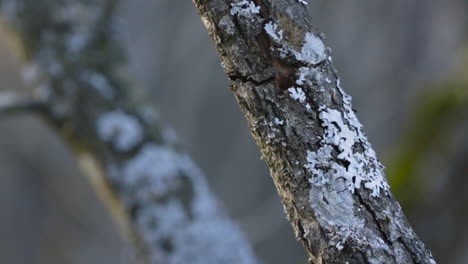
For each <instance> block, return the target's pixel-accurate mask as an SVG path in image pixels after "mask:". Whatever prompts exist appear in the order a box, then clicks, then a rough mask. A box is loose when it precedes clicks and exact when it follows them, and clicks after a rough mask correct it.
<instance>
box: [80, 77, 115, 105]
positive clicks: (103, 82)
mask: <svg viewBox="0 0 468 264" xmlns="http://www.w3.org/2000/svg"><path fill="white" fill-rule="evenodd" d="M85 78H87V79H88V81H89V83H90V84H91V86H92V87H93V88H94V89H96V90H97V91H98V92H99V93H100V94H101V95H102V96H103V97H104V98H106V99H109V100H110V99H112V98H114V96H115V91H114V87H113V86H112V85H111V84H110V82H109V81H108V80H107V78H106V77H105V76H104V75H103V74H100V73H97V72H90V73H87V74H85Z"/></svg>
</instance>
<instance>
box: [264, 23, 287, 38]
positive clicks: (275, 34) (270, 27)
mask: <svg viewBox="0 0 468 264" xmlns="http://www.w3.org/2000/svg"><path fill="white" fill-rule="evenodd" d="M278 28H279V27H278V24H275V23H273V21H270V22H268V23H267V24H265V31H266V33H268V35H270V36H271V38H273V40H275V41H276V42H279V41H281V40H282V39H283V30H281V29H280V30H278Z"/></svg>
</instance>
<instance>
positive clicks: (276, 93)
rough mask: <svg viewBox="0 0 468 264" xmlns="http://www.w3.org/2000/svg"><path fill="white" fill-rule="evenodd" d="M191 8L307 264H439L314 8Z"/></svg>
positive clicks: (256, 3)
mask: <svg viewBox="0 0 468 264" xmlns="http://www.w3.org/2000/svg"><path fill="white" fill-rule="evenodd" d="M193 2H194V4H195V6H196V7H197V9H198V11H199V14H200V16H201V18H202V20H203V22H204V24H205V26H206V28H207V29H208V33H209V34H210V36H211V37H212V39H213V40H214V42H215V44H216V48H217V50H218V53H219V55H220V57H221V60H222V65H223V67H224V70H225V72H226V74H227V75H228V77H229V79H230V80H231V85H230V87H231V89H232V91H233V92H234V95H235V97H236V99H237V101H238V103H239V105H240V107H241V109H242V111H243V112H244V114H245V116H246V119H247V121H248V124H249V127H250V129H251V132H252V135H253V137H254V138H255V140H256V142H257V144H258V146H259V147H260V150H261V153H262V158H263V159H264V160H265V161H266V163H267V165H268V167H269V169H270V172H271V176H272V178H273V181H274V183H275V185H276V187H277V190H278V193H279V195H280V197H281V199H282V202H283V205H284V208H285V212H286V214H287V217H288V219H289V221H290V222H291V224H292V226H293V228H294V230H295V232H296V236H297V239H298V240H300V241H301V242H302V243H303V245H304V247H305V248H306V250H307V252H308V253H309V255H310V262H311V263H435V261H434V259H433V258H432V255H431V253H430V252H429V250H427V249H426V248H425V246H424V244H423V243H422V242H421V241H420V240H419V238H418V237H417V236H416V234H415V233H414V232H413V230H412V228H411V226H410V225H409V224H408V222H407V220H406V218H405V216H404V214H403V212H402V209H401V207H400V205H399V204H398V202H397V201H396V200H395V198H394V197H393V196H392V194H391V193H390V190H389V187H388V184H387V182H386V179H385V175H384V172H383V166H382V165H381V164H380V162H379V161H378V159H377V157H376V154H375V152H374V151H373V149H372V148H371V146H370V144H369V142H368V140H367V138H366V136H365V135H364V133H363V131H362V126H361V124H360V123H359V121H358V120H357V118H356V115H355V113H354V110H353V109H352V107H351V98H350V96H348V95H347V94H345V92H344V91H343V90H342V89H341V87H340V80H339V77H338V74H337V71H336V70H335V68H334V67H333V64H332V59H331V50H330V49H329V48H327V47H326V46H325V44H324V42H323V38H324V36H323V34H322V33H320V32H318V31H317V29H316V28H315V27H314V26H313V21H312V19H311V16H310V15H309V14H310V12H309V10H310V9H311V8H313V3H312V2H311V1H305V0H271V1H264V0H253V1H248V0H229V1H225V0H211V1H206V0H194V1H193ZM356 66H357V67H356V70H359V64H357V65H356Z"/></svg>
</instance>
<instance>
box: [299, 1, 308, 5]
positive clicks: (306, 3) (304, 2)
mask: <svg viewBox="0 0 468 264" xmlns="http://www.w3.org/2000/svg"><path fill="white" fill-rule="evenodd" d="M297 1H298V2H299V3H301V4H303V5H308V4H309V2H307V1H306V0H297Z"/></svg>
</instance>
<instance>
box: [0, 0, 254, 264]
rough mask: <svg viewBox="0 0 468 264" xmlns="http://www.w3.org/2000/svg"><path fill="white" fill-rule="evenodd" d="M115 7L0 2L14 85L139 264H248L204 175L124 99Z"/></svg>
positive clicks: (247, 251) (66, 1)
mask: <svg viewBox="0 0 468 264" xmlns="http://www.w3.org/2000/svg"><path fill="white" fill-rule="evenodd" d="M115 3H116V1H114V0H107V1H104V0H99V1H98V0H94V1H79V0H75V1H72V0H63V1H56V0H43V1H40V3H39V2H38V1H36V0H0V15H1V19H2V22H3V23H2V24H4V25H5V26H6V28H7V30H8V31H9V32H10V33H11V35H12V38H15V39H16V40H17V44H18V46H19V47H18V48H20V50H21V51H22V55H23V56H24V59H25V64H26V65H25V68H24V71H23V75H24V77H25V80H26V81H27V82H28V83H29V84H30V85H31V86H33V87H35V89H34V91H35V98H34V100H33V102H38V103H39V104H40V105H41V106H42V108H41V109H40V114H41V115H42V116H43V117H45V118H46V119H47V120H48V121H49V122H50V124H51V125H52V126H53V127H54V128H56V129H57V131H58V132H59V134H60V135H61V136H62V137H63V138H64V139H66V140H67V141H68V143H70V145H71V146H72V149H73V150H74V152H75V153H76V155H77V156H78V158H79V160H80V164H81V166H82V168H83V169H84V170H85V171H86V172H87V175H88V176H89V178H90V180H91V182H92V183H93V185H94V186H95V187H96V188H98V190H99V193H100V194H101V195H102V196H103V197H104V198H105V199H106V200H107V202H108V205H109V206H110V207H111V209H113V211H114V213H116V215H117V219H118V221H120V222H121V224H122V227H123V229H124V230H125V232H126V233H127V234H130V235H131V236H132V237H133V239H134V241H135V242H136V243H137V245H138V256H139V260H140V261H141V262H142V263H143V262H145V263H168V264H171V263H173V264H178V263H187V261H188V262H190V263H200V264H201V263H203V264H206V263H213V264H214V263H246V264H249V263H256V259H255V257H254V255H253V253H252V250H251V248H250V246H249V244H248V243H247V241H246V239H245V238H244V236H243V234H242V233H241V232H240V230H239V229H238V227H237V226H236V225H235V224H234V223H233V222H232V221H231V220H230V219H229V218H228V217H227V215H226V214H225V213H224V211H223V209H222V208H221V206H220V205H219V204H218V202H217V200H216V198H215V197H214V196H213V194H212V193H211V192H210V190H209V187H208V184H207V182H206V180H205V178H204V176H203V174H202V173H201V172H200V170H199V169H198V168H197V167H196V166H195V165H194V163H193V162H192V161H191V159H190V158H189V157H188V156H187V155H186V154H184V153H183V152H181V151H180V150H179V148H178V147H177V146H176V145H175V144H174V142H173V140H172V139H171V137H170V135H169V136H168V134H167V133H166V131H167V129H166V127H165V126H164V125H162V124H161V122H160V121H159V120H158V119H157V118H156V115H155V113H154V111H153V109H152V107H151V106H150V105H149V104H147V103H145V102H144V100H142V99H141V98H135V97H134V96H133V94H134V93H133V92H132V89H134V88H135V87H134V86H133V85H132V84H131V83H130V82H128V81H127V80H126V78H125V69H124V66H125V56H124V54H123V50H122V48H121V47H120V46H119V43H120V41H119V39H118V38H117V34H116V32H115V31H116V30H117V29H118V28H116V25H115V23H114V22H113V18H112V14H113V9H114V7H115ZM19 106H21V105H19ZM4 108H5V109H6V110H5V111H7V110H8V111H10V109H16V108H18V104H12V103H10V102H8V105H7V106H6V107H4ZM23 108H24V107H23Z"/></svg>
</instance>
